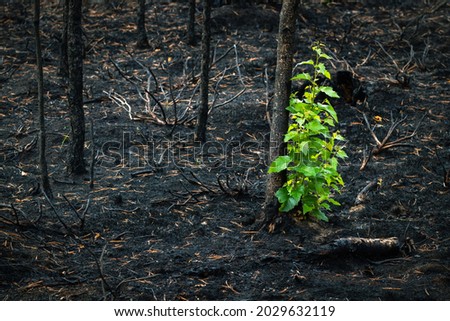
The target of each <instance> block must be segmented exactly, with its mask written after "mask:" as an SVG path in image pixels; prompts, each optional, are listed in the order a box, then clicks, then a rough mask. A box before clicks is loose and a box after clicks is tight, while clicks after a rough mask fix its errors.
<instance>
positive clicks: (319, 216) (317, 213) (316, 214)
mask: <svg viewBox="0 0 450 321" xmlns="http://www.w3.org/2000/svg"><path fill="white" fill-rule="evenodd" d="M311 214H312V215H313V216H314V217H316V218H317V219H319V220H321V221H324V222H328V221H329V220H328V217H327V216H326V215H325V214H324V213H323V212H322V211H321V210H318V209H317V210H315V211H313V212H312V213H311Z"/></svg>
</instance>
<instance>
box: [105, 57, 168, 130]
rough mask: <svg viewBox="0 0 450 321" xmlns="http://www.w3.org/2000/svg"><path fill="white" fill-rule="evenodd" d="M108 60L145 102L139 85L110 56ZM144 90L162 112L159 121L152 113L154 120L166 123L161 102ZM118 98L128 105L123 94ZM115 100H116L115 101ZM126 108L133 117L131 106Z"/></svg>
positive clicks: (145, 100)
mask: <svg viewBox="0 0 450 321" xmlns="http://www.w3.org/2000/svg"><path fill="white" fill-rule="evenodd" d="M110 61H111V62H112V64H113V65H114V67H115V68H116V69H117V71H118V72H119V74H120V75H121V76H122V77H123V78H124V79H125V80H126V81H128V82H129V83H130V84H132V85H133V86H134V88H135V90H136V92H137V93H138V95H139V97H140V98H141V99H142V100H144V102H147V99H145V98H144V96H142V93H141V90H140V89H139V86H138V85H137V84H136V83H135V82H134V81H133V80H132V79H131V77H129V76H127V75H126V74H125V72H123V70H122V69H121V68H120V67H119V65H118V64H117V63H116V62H115V61H114V60H113V59H112V58H110ZM146 70H147V71H148V72H149V73H150V74H152V73H151V72H150V71H149V68H147V67H146ZM148 79H150V77H149V78H148ZM144 91H145V93H146V94H148V95H149V96H150V97H151V98H152V99H153V100H154V101H155V102H156V104H157V105H158V107H159V108H160V110H161V114H162V116H163V120H162V121H161V120H160V119H159V118H158V117H157V116H156V115H154V114H153V115H152V116H153V117H154V118H155V119H156V121H158V123H160V122H164V124H167V117H166V112H165V111H164V107H163V106H162V105H161V103H160V102H159V100H158V99H157V98H156V97H155V95H153V94H152V92H151V91H149V90H147V89H144ZM104 93H106V94H107V95H108V93H107V92H105V91H104ZM115 95H116V96H117V95H118V94H115ZM118 96H120V95H118ZM120 98H121V100H122V101H119V102H120V103H121V104H126V105H127V107H128V106H129V104H128V102H127V101H126V99H125V98H123V96H120ZM115 102H116V101H115ZM127 110H128V114H129V116H130V119H134V118H133V117H132V115H131V107H129V109H128V108H127Z"/></svg>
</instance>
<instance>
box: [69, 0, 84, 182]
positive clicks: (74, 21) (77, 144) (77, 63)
mask: <svg viewBox="0 0 450 321" xmlns="http://www.w3.org/2000/svg"><path fill="white" fill-rule="evenodd" d="M68 1H69V19H68V21H69V24H68V50H67V53H68V65H69V92H68V103H69V117H70V127H71V137H70V147H69V148H70V150H69V164H68V171H69V173H72V174H83V173H86V164H85V161H84V140H85V120H84V111H83V38H82V29H81V3H82V0H68Z"/></svg>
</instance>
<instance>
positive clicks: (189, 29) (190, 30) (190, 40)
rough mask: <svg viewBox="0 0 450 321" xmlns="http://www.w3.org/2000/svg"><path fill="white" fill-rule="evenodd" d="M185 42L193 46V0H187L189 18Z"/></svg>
mask: <svg viewBox="0 0 450 321" xmlns="http://www.w3.org/2000/svg"><path fill="white" fill-rule="evenodd" d="M187 42H188V44H189V45H191V46H195V43H196V41H195V0H189V20H188V26H187Z"/></svg>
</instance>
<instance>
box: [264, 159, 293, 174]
mask: <svg viewBox="0 0 450 321" xmlns="http://www.w3.org/2000/svg"><path fill="white" fill-rule="evenodd" d="M290 162H291V157H290V156H278V157H277V158H276V159H275V160H274V161H273V162H272V164H270V167H269V173H279V172H281V171H284V170H285V169H286V168H288V166H289V163H290Z"/></svg>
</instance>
